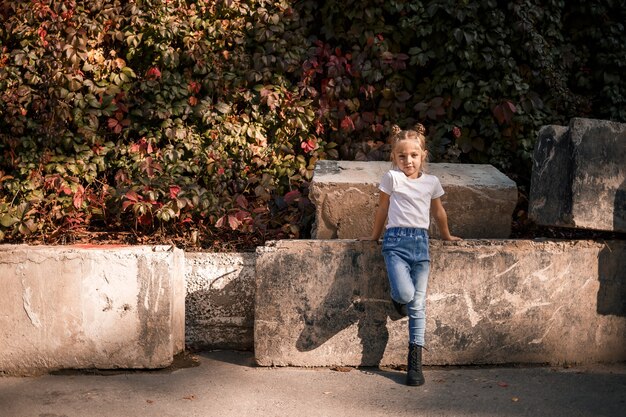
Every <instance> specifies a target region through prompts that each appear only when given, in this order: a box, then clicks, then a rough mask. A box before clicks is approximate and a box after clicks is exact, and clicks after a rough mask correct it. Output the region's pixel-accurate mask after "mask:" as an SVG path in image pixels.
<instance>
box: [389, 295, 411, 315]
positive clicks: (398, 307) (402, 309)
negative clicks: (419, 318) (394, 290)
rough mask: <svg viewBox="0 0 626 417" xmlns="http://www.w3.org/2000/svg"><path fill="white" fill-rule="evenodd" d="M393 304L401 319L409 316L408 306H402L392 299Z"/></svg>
mask: <svg viewBox="0 0 626 417" xmlns="http://www.w3.org/2000/svg"><path fill="white" fill-rule="evenodd" d="M391 302H392V303H393V307H394V308H395V309H396V312H397V313H398V314H399V315H400V317H401V318H402V317H406V316H408V315H409V314H408V311H407V308H406V304H400V303H399V302H397V301H396V300H394V299H393V298H392V299H391Z"/></svg>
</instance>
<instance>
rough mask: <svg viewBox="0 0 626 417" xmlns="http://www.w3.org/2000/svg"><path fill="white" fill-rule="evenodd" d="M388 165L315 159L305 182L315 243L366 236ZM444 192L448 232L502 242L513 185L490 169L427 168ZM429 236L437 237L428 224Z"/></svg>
mask: <svg viewBox="0 0 626 417" xmlns="http://www.w3.org/2000/svg"><path fill="white" fill-rule="evenodd" d="M390 168H391V163H390V162H375V161H374V162H372V161H370V162H360V161H319V162H318V163H317V165H316V167H315V173H314V175H313V180H312V182H311V191H310V194H309V196H310V198H311V201H312V202H313V204H315V224H314V225H313V231H312V235H313V237H314V238H316V239H335V238H339V239H356V238H360V237H363V236H367V235H369V234H370V232H371V229H372V224H373V222H374V215H375V213H376V206H377V204H378V192H379V191H378V184H379V182H380V179H381V177H382V175H383V174H384V173H385V172H386V171H387V170H389V169H390ZM428 172H430V173H431V174H433V175H436V176H437V177H439V180H440V181H441V184H442V185H443V188H444V190H445V192H446V194H445V195H444V196H443V197H442V202H443V203H444V206H445V208H446V211H447V213H448V222H449V225H450V230H451V231H452V233H453V234H455V235H457V236H461V237H464V238H507V237H509V235H510V233H511V216H512V214H513V211H514V209H515V205H516V204H517V187H516V185H515V182H514V181H512V180H511V179H509V178H508V177H507V176H506V175H504V174H503V173H501V172H500V171H498V170H497V169H496V168H495V167H493V166H492V165H476V164H445V163H442V164H428ZM431 223H433V226H432V227H431V235H432V236H438V232H437V230H436V228H435V225H434V222H431Z"/></svg>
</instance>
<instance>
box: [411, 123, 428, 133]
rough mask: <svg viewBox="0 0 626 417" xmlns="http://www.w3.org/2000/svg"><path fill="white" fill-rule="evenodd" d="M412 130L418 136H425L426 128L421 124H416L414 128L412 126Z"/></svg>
mask: <svg viewBox="0 0 626 417" xmlns="http://www.w3.org/2000/svg"><path fill="white" fill-rule="evenodd" d="M413 130H415V131H416V132H417V133H419V134H420V135H425V134H426V128H425V127H424V125H423V124H421V123H417V124H416V125H415V126H413Z"/></svg>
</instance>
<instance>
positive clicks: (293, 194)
mask: <svg viewBox="0 0 626 417" xmlns="http://www.w3.org/2000/svg"><path fill="white" fill-rule="evenodd" d="M298 198H300V191H298V190H293V191H289V192H288V193H287V194H285V197H284V200H285V203H287V204H291V203H293V202H294V201H296V200H297V199H298Z"/></svg>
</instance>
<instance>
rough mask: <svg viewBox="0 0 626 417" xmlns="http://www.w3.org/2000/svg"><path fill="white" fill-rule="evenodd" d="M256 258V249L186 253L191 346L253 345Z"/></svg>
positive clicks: (188, 328) (221, 347)
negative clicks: (234, 251)
mask: <svg viewBox="0 0 626 417" xmlns="http://www.w3.org/2000/svg"><path fill="white" fill-rule="evenodd" d="M255 260H256V254H255V253H206V252H187V253H186V254H185V280H186V283H187V296H186V304H185V305H186V315H185V316H186V326H185V329H186V338H185V340H186V343H187V346H188V347H189V348H190V349H239V350H252V349H253V347H254V340H253V339H254V332H253V328H254V286H255V282H254V264H255Z"/></svg>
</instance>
